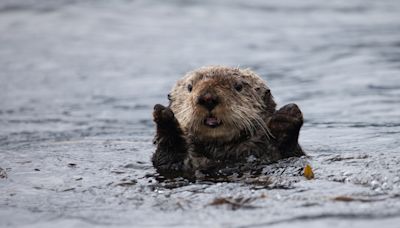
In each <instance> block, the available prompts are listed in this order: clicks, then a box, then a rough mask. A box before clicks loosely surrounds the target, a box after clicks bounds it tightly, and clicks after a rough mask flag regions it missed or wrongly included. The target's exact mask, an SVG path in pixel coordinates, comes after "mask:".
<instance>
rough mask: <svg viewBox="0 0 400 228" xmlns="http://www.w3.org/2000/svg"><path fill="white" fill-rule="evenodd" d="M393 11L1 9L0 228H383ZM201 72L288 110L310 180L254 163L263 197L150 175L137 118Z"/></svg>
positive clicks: (398, 93) (143, 120) (391, 166)
mask: <svg viewBox="0 0 400 228" xmlns="http://www.w3.org/2000/svg"><path fill="white" fill-rule="evenodd" d="M398 12H400V2H399V1H395V0H393V1H389V0H384V1H373V0H369V1H366V0H351V1H349V0H337V1H329V2H327V1H317V0H307V1H295V0H292V1H278V0H276V1H261V0H259V1H251V2H244V1H218V2H216V1H211V0H208V1H179V0H175V1H168V2H164V1H139V0H137V1H127V0H125V1H123V0H118V1H113V2H112V3H110V2H108V1H90V0H88V1H66V0H64V1H62V0H57V1H50V0H42V1H39V0H30V1H22V0H21V1H20V0H18V1H9V0H7V1H2V2H1V3H0V66H1V71H0V80H1V83H0V98H1V99H0V167H1V169H0V177H2V178H0V226H1V227H7V226H11V227H55V226H57V227H82V226H85V227H97V226H104V227H109V226H116V227H160V226H167V227H188V226H191V227H205V226H210V227H264V226H267V225H268V226H272V227H292V226H298V225H301V226H304V225H307V226H310V227H321V226H327V227H349V226H355V227H376V226H377V225H379V226H382V227H397V225H398V224H399V222H400V167H399V165H398V164H399V163H400V155H399V152H400V151H399V150H400V118H399V117H400V14H399V13H398ZM209 64H223V65H229V66H240V67H250V68H251V69H253V70H254V71H256V72H257V73H259V74H260V75H262V76H263V77H264V78H265V79H266V80H267V82H268V84H269V86H270V88H271V90H272V93H273V95H274V96H275V98H276V101H277V103H278V106H282V105H284V104H286V103H289V102H295V103H297V104H298V105H299V106H300V107H301V109H302V110H303V112H304V116H305V125H304V127H303V129H302V132H301V136H300V143H301V145H302V146H303V148H304V150H305V151H306V152H307V154H308V155H309V156H310V158H309V162H310V163H311V166H312V167H313V169H314V172H315V179H314V180H310V181H308V180H306V179H305V178H303V177H301V176H296V175H291V174H290V172H288V174H286V173H285V169H286V168H285V167H288V166H291V165H293V164H294V165H296V164H298V163H300V164H303V163H302V162H304V161H303V160H301V159H300V160H298V159H294V160H289V161H282V162H281V163H279V164H276V165H275V166H270V167H267V168H266V169H267V170H268V169H269V170H281V169H283V172H282V174H281V175H279V174H274V175H273V182H274V183H272V184H269V185H267V186H266V187H265V186H264V187H265V188H263V187H261V188H260V187H257V186H256V185H254V184H253V183H252V184H249V183H244V182H236V183H225V182H222V183H207V182H200V183H187V182H185V181H184V180H180V181H177V182H176V183H161V184H160V183H158V182H157V181H156V180H155V178H154V177H153V174H154V169H153V168H152V166H151V163H150V156H151V153H152V152H153V150H154V147H153V145H152V143H151V141H152V137H153V134H154V126H153V123H152V121H151V111H152V107H153V105H154V104H156V103H163V104H166V103H167V98H166V94H167V93H168V91H169V89H170V88H171V87H172V85H173V84H174V82H175V81H176V80H177V79H178V78H180V77H181V76H182V75H183V74H184V73H185V72H187V71H189V70H192V69H194V68H197V67H200V66H203V65H209ZM282 167H283V168H282ZM289 170H290V169H289ZM277 173H279V172H277ZM6 176H7V177H6Z"/></svg>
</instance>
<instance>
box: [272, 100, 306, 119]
mask: <svg viewBox="0 0 400 228" xmlns="http://www.w3.org/2000/svg"><path fill="white" fill-rule="evenodd" d="M274 116H285V117H286V118H288V119H292V120H297V121H300V122H303V114H302V113H301V111H300V109H299V106H297V105H296V104H293V103H292V104H287V105H285V106H283V107H282V108H280V109H279V110H278V111H276V112H275V113H274Z"/></svg>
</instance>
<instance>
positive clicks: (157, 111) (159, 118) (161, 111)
mask: <svg viewBox="0 0 400 228" xmlns="http://www.w3.org/2000/svg"><path fill="white" fill-rule="evenodd" d="M153 117H154V122H156V123H161V122H169V121H173V120H174V118H175V115H174V113H173V112H172V110H171V109H170V108H168V107H165V106H163V105H160V104H156V105H155V106H154V111H153Z"/></svg>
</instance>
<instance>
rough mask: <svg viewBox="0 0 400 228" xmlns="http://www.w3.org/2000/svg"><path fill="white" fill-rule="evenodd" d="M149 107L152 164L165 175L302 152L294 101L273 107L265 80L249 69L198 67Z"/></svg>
mask: <svg viewBox="0 0 400 228" xmlns="http://www.w3.org/2000/svg"><path fill="white" fill-rule="evenodd" d="M168 99H169V106H168V107H164V106H162V105H160V104H157V105H155V106H154V112H153V117H154V122H155V123H156V128H157V130H156V136H155V140H154V143H155V144H156V146H157V149H156V151H155V153H154V154H153V157H152V162H153V165H154V167H155V168H156V169H157V171H158V172H159V173H160V174H162V175H164V176H171V175H173V176H176V175H181V176H187V175H191V174H194V173H196V172H197V171H207V170H211V169H213V170H215V168H221V167H226V166H227V165H231V164H240V163H248V162H249V161H254V160H256V161H260V162H262V163H272V162H275V161H277V160H279V159H282V158H287V157H293V156H302V155H304V152H303V150H302V149H301V147H300V145H299V144H298V136H299V131H300V128H301V126H302V125H303V115H302V113H301V111H300V109H299V108H298V106H297V105H295V104H288V105H285V106H283V107H282V108H280V109H279V110H276V103H275V102H274V100H273V96H272V95H271V91H270V89H269V88H268V86H267V85H266V83H265V82H264V81H263V80H262V79H261V77H259V76H258V75H257V74H255V73H254V72H252V71H250V70H248V69H238V68H230V67H223V66H210V67H203V68H200V69H197V70H194V71H192V72H189V73H188V74H186V75H185V76H184V77H183V78H182V79H181V80H179V81H178V82H177V83H176V85H175V86H174V88H173V89H172V91H171V93H170V94H168Z"/></svg>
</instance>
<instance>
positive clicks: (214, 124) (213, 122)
mask: <svg viewBox="0 0 400 228" xmlns="http://www.w3.org/2000/svg"><path fill="white" fill-rule="evenodd" d="M204 124H205V125H207V126H209V127H217V126H218V125H220V124H221V121H220V120H218V119H217V118H215V117H212V116H210V117H207V118H206V119H205V121H204Z"/></svg>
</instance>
